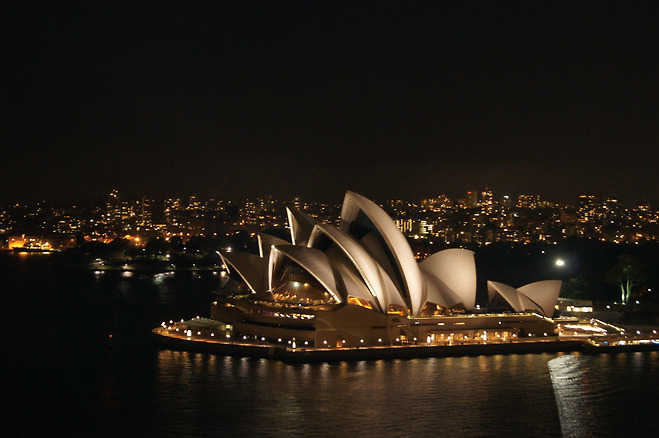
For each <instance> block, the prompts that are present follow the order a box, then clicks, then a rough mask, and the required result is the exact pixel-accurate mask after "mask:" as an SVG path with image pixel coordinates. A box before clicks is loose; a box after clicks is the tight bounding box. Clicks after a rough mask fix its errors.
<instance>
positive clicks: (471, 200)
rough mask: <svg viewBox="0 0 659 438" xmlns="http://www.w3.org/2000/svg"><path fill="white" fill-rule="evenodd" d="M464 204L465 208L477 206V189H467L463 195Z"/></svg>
mask: <svg viewBox="0 0 659 438" xmlns="http://www.w3.org/2000/svg"><path fill="white" fill-rule="evenodd" d="M465 206H466V207H467V208H474V207H478V191H476V190H468V191H467V194H466V196H465Z"/></svg>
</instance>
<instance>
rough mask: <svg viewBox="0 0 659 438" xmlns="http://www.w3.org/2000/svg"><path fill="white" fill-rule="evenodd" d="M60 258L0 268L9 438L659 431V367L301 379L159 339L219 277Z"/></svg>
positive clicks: (297, 373) (539, 366)
mask: <svg viewBox="0 0 659 438" xmlns="http://www.w3.org/2000/svg"><path fill="white" fill-rule="evenodd" d="M55 260H56V259H55V258H54V257H53V256H44V255H30V256H19V255H7V254H3V255H0V291H1V293H2V297H3V302H4V314H5V315H6V318H5V321H4V322H5V324H4V332H5V333H4V338H5V339H7V340H8V342H6V345H7V347H6V349H5V350H4V361H5V362H6V363H9V365H10V367H9V368H10V371H9V373H8V374H7V375H6V378H5V380H6V382H7V383H6V387H7V388H8V389H7V390H6V391H3V395H4V400H3V406H6V408H5V409H3V413H4V414H5V416H6V419H7V421H3V426H2V427H3V429H4V430H3V432H5V433H4V434H3V435H4V436H7V432H8V431H9V430H12V428H13V427H19V430H20V431H21V433H20V435H22V436H35V435H44V436H51V435H53V434H57V435H69V436H165V437H168V436H356V435H357V434H359V435H362V436H374V435H383V436H385V435H386V436H410V435H423V436H513V435H517V436H540V437H543V436H545V437H559V436H566V437H567V436H569V437H582V436H593V437H600V436H634V435H641V434H644V435H654V432H655V431H656V428H657V427H659V420H658V419H657V416H656V414H655V413H656V407H655V406H656V405H655V392H656V391H657V390H659V354H657V353H631V354H618V355H611V356H606V355H601V356H594V357H590V356H583V355H578V354H567V355H553V354H535V355H505V356H504V355H500V356H489V357H487V356H479V357H464V358H441V359H417V360H380V361H370V362H366V361H363V362H354V363H348V362H342V363H335V364H314V365H286V364H283V363H280V362H272V361H266V360H263V359H241V358H228V357H222V356H214V355H208V354H197V353H186V352H176V351H170V350H161V349H159V348H158V347H157V346H155V345H154V344H153V343H152V341H151V338H150V337H149V330H150V329H151V328H152V327H155V326H157V325H159V323H160V322H161V321H163V320H169V319H172V318H177V319H178V318H189V317H192V316H197V315H199V316H208V303H209V302H210V300H211V299H212V296H213V295H212V293H211V291H212V290H213V289H214V288H216V287H217V285H218V278H217V277H216V276H215V275H213V274H212V273H201V274H194V275H193V274H190V273H177V274H175V275H170V276H158V277H156V276H154V275H152V274H151V275H146V274H141V275H140V274H133V275H132V276H131V277H127V276H124V275H122V274H121V273H120V272H107V273H104V274H94V273H93V272H87V271H78V270H72V269H61V268H59V267H58V264H57V263H56V262H55ZM110 335H112V337H111V338H110ZM15 434H16V432H15V431H14V432H13V434H12V435H15Z"/></svg>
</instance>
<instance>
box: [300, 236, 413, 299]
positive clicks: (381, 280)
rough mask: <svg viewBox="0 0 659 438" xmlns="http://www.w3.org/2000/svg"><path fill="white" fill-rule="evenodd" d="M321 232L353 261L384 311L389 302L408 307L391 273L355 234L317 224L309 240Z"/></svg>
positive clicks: (312, 239)
mask: <svg viewBox="0 0 659 438" xmlns="http://www.w3.org/2000/svg"><path fill="white" fill-rule="evenodd" d="M321 233H322V234H324V235H325V236H327V237H328V238H330V239H331V240H332V242H334V244H335V245H336V246H337V247H339V248H340V249H341V251H342V252H343V253H344V254H345V255H346V257H348V259H349V260H350V261H351V262H352V264H353V266H354V267H355V269H357V271H358V272H359V274H360V275H361V276H362V279H363V281H364V283H366V286H367V287H368V289H369V290H370V292H371V294H372V295H373V299H375V300H377V302H378V304H379V307H380V308H381V309H382V310H383V311H384V312H386V310H387V309H388V308H389V304H399V305H402V306H405V307H407V304H405V301H404V300H403V299H402V297H401V296H400V292H399V291H398V289H396V286H394V284H393V282H392V281H391V278H389V275H388V274H387V273H386V272H384V270H383V269H382V268H381V267H380V266H379V265H378V264H377V262H376V261H375V260H373V258H372V257H371V255H370V254H369V253H368V251H366V250H365V249H364V248H363V247H362V246H361V245H360V244H359V242H357V240H355V238H354V237H353V236H351V235H350V234H348V233H346V232H345V231H343V230H340V229H338V228H336V227H333V226H331V225H327V224H317V225H316V226H315V228H314V231H313V232H312V233H311V238H310V239H309V242H310V243H311V244H312V243H313V241H314V240H316V237H317V236H318V235H319V234H321Z"/></svg>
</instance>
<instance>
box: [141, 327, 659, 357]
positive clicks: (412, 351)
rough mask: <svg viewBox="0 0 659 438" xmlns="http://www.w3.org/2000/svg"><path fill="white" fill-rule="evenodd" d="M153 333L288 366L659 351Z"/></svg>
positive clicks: (549, 343) (570, 344) (170, 342)
mask: <svg viewBox="0 0 659 438" xmlns="http://www.w3.org/2000/svg"><path fill="white" fill-rule="evenodd" d="M157 330H158V329H154V330H153V332H152V333H153V335H154V338H155V340H156V341H157V342H158V343H159V344H161V345H162V346H163V347H164V348H167V349H172V350H182V351H191V352H199V353H211V354H219V355H223V356H235V357H255V358H265V359H274V360H280V361H282V362H285V363H290V364H295V363H318V362H341V361H359V360H378V359H414V358H428V357H460V356H482V355H485V356H492V355H497V354H535V353H559V352H563V353H570V352H581V353H585V354H607V353H622V352H636V351H659V345H657V344H652V343H650V344H626V345H607V346H595V345H593V344H591V343H590V342H589V341H588V340H564V341H561V340H546V341H544V340H543V341H537V342H534V341H530V342H514V343H512V342H511V343H501V344H499V343H492V344H466V345H451V346H448V345H431V346H426V345H422V346H418V345H410V346H386V347H361V348H337V349H324V348H323V349H320V348H319V349H316V348H313V349H303V348H298V349H291V348H286V347H283V346H277V345H254V344H241V343H237V342H235V343H230V342H216V341H203V340H188V339H183V338H178V337H172V336H166V335H162V334H160V333H158V331H157Z"/></svg>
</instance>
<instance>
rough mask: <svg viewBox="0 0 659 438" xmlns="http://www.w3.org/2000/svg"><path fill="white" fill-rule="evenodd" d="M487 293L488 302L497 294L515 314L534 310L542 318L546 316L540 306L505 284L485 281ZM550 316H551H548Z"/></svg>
mask: <svg viewBox="0 0 659 438" xmlns="http://www.w3.org/2000/svg"><path fill="white" fill-rule="evenodd" d="M487 291H488V295H489V296H490V301H491V299H492V297H493V295H494V293H498V294H499V295H500V296H501V297H503V298H504V299H505V300H506V301H507V302H508V304H510V306H511V307H512V308H513V310H515V312H524V311H527V310H535V311H537V312H540V313H542V314H543V315H544V316H547V313H546V312H545V311H544V309H543V308H542V306H540V305H539V304H538V303H537V302H535V301H534V300H532V299H531V298H529V297H528V296H527V295H526V294H524V293H523V292H521V291H520V290H518V289H515V288H514V287H512V286H508V285H507V284H503V283H497V282H496V281H490V280H488V281H487ZM550 316H551V314H550Z"/></svg>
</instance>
